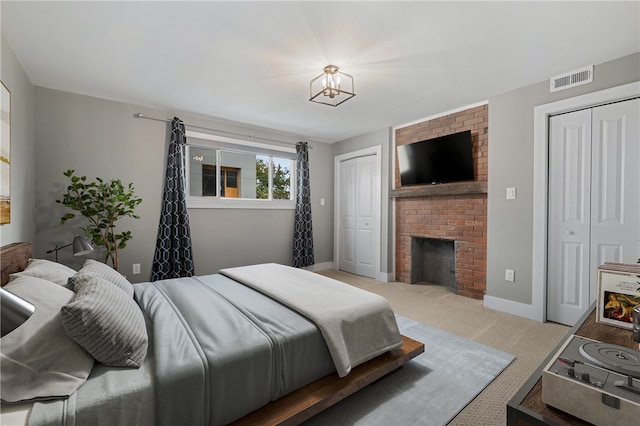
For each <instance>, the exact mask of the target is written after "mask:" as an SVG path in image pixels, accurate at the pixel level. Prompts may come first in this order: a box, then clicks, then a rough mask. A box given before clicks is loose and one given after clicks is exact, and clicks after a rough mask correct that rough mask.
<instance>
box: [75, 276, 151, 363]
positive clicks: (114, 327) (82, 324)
mask: <svg viewBox="0 0 640 426" xmlns="http://www.w3.org/2000/svg"><path fill="white" fill-rule="evenodd" d="M74 282H75V288H76V295H75V297H74V298H73V300H71V302H70V303H68V304H67V305H65V306H63V307H62V325H63V327H64V329H65V331H66V332H67V334H68V335H69V337H71V338H72V339H73V340H75V341H76V342H77V343H78V344H79V345H80V346H82V347H83V348H85V349H86V350H87V352H89V353H90V354H91V355H93V357H94V358H95V359H96V360H98V361H100V362H101V363H103V364H104V365H108V366H114V367H140V364H142V361H144V358H145V356H146V355H147V346H148V337H147V328H146V324H145V321H144V316H143V315H142V311H141V310H140V307H139V306H138V304H137V303H136V302H135V301H134V300H133V298H131V297H129V296H128V295H127V294H126V293H125V292H124V291H122V290H121V289H119V288H117V287H116V286H113V285H110V284H109V282H107V281H106V280H105V279H103V278H100V277H96V276H94V275H92V274H87V273H77V274H76V275H75V277H74Z"/></svg>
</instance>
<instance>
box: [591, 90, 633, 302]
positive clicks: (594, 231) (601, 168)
mask: <svg viewBox="0 0 640 426" xmlns="http://www.w3.org/2000/svg"><path fill="white" fill-rule="evenodd" d="M592 121H593V147H592V152H593V161H592V164H591V177H592V179H591V182H592V187H591V240H592V244H591V266H592V268H591V271H590V273H591V274H590V278H591V292H592V294H593V295H595V294H596V293H595V292H596V285H597V281H596V268H597V267H598V266H600V265H602V264H603V263H604V262H624V263H636V262H637V261H638V258H640V137H639V133H640V99H634V100H631V101H626V102H618V103H615V104H610V105H605V106H602V107H598V108H594V109H593V120H592ZM594 297H595V296H594ZM592 300H593V298H592Z"/></svg>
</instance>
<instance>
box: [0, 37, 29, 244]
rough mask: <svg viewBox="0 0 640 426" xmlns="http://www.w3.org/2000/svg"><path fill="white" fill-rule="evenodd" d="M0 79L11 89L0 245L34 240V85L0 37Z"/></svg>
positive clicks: (7, 44)
mask: <svg viewBox="0 0 640 426" xmlns="http://www.w3.org/2000/svg"><path fill="white" fill-rule="evenodd" d="M0 50H1V55H2V60H1V62H0V63H1V64H2V68H1V69H0V80H2V82H3V83H4V85H5V86H6V87H7V88H8V89H9V91H10V92H11V222H10V223H6V224H4V225H0V245H5V244H9V243H14V242H19V241H34V239H35V235H36V212H35V210H34V199H35V194H34V189H35V168H34V167H33V161H34V157H35V132H34V127H35V125H34V123H35V88H34V87H33V85H32V84H31V82H30V81H29V77H27V74H26V73H25V72H24V69H23V68H22V65H20V62H19V61H18V58H16V55H15V53H14V52H13V49H12V48H11V46H10V45H9V43H8V42H7V40H6V39H5V37H4V35H3V36H2V44H1V47H0Z"/></svg>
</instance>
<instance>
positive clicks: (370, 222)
mask: <svg viewBox="0 0 640 426" xmlns="http://www.w3.org/2000/svg"><path fill="white" fill-rule="evenodd" d="M340 180H341V191H340V209H341V212H340V214H341V216H340V222H341V233H340V239H341V241H340V265H339V268H340V269H341V270H343V271H346V272H350V273H353V274H356V275H362V276H365V277H370V278H376V271H377V269H378V266H377V264H376V252H377V251H379V244H378V235H379V234H380V231H379V229H380V228H379V226H380V225H379V221H380V213H379V212H380V188H379V186H380V183H379V177H378V171H377V161H376V156H375V155H369V156H365V157H358V158H353V159H349V160H345V161H342V162H340Z"/></svg>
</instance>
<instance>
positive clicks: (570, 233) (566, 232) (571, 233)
mask: <svg viewBox="0 0 640 426" xmlns="http://www.w3.org/2000/svg"><path fill="white" fill-rule="evenodd" d="M565 234H567V235H573V234H575V232H573V231H565Z"/></svg>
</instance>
